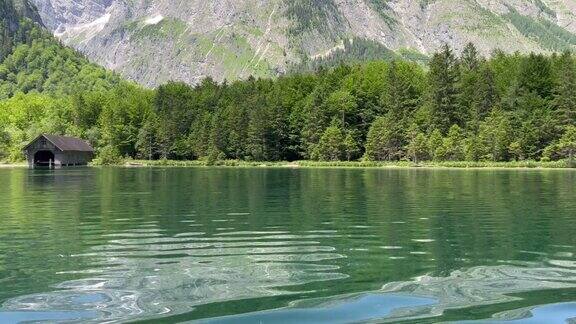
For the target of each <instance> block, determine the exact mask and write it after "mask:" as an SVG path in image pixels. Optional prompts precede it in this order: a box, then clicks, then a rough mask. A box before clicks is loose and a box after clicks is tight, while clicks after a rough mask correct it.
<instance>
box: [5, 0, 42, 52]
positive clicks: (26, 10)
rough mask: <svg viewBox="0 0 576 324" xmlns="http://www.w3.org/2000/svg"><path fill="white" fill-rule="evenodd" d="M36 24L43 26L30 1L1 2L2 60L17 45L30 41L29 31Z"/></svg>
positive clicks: (11, 0) (8, 0)
mask: <svg viewBox="0 0 576 324" xmlns="http://www.w3.org/2000/svg"><path fill="white" fill-rule="evenodd" d="M24 18H27V20H26V21H23V19H24ZM34 24H39V25H41V24H42V20H41V18H40V16H39V15H38V12H37V11H36V8H35V7H34V5H32V4H31V3H30V2H29V1H28V0H0V60H2V59H3V58H4V57H6V55H8V53H10V52H11V51H12V48H13V47H14V45H15V44H17V43H21V42H27V41H28V39H27V38H28V37H27V31H29V30H30V29H31V28H32V27H33V25H34Z"/></svg>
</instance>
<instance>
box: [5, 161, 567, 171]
mask: <svg viewBox="0 0 576 324" xmlns="http://www.w3.org/2000/svg"><path fill="white" fill-rule="evenodd" d="M90 167H107V166H105V165H97V164H90ZM110 167H118V168H272V169H415V170H418V169H421V170H426V169H436V170H438V169H439V170H576V168H569V167H568V163H567V161H554V162H537V161H520V162H466V161H443V162H432V161H428V162H423V163H414V162H406V161H402V162H360V161H355V162H320V161H294V162H286V161H283V162H250V161H238V160H226V161H217V162H215V163H212V164H210V163H208V162H207V161H200V160H196V161H193V160H190V161H176V160H153V161H148V160H130V161H126V162H124V163H121V164H116V165H110ZM23 168H28V164H26V163H5V164H2V163H0V169H23Z"/></svg>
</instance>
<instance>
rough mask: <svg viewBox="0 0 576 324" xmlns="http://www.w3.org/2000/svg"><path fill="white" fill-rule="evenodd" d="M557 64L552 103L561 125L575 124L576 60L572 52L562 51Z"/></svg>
mask: <svg viewBox="0 0 576 324" xmlns="http://www.w3.org/2000/svg"><path fill="white" fill-rule="evenodd" d="M558 65H559V67H558V69H559V71H558V80H557V81H556V84H555V87H554V100H553V102H552V105H553V107H554V109H555V110H556V112H557V116H558V121H559V124H560V125H561V126H568V125H576V62H574V57H573V56H572V53H570V52H564V53H563V54H562V55H561V56H560V59H559V62H558Z"/></svg>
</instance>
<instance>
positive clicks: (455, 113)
mask: <svg viewBox="0 0 576 324" xmlns="http://www.w3.org/2000/svg"><path fill="white" fill-rule="evenodd" d="M459 74H460V73H459V64H458V60H457V59H456V56H455V55H454V53H453V52H452V49H450V47H449V46H448V45H444V46H443V47H442V50H441V51H440V52H438V53H435V54H434V55H433V56H432V59H431V60H430V75H429V85H430V96H431V102H430V104H431V111H430V113H431V116H430V119H431V125H432V127H433V128H436V129H439V130H440V131H442V132H443V133H446V132H447V131H448V129H449V128H450V127H451V126H452V125H455V124H456V125H460V126H462V123H463V121H464V116H463V113H462V109H461V106H460V103H459V95H460V92H459V89H458V82H459Z"/></svg>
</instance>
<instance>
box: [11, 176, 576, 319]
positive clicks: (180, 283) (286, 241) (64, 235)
mask: <svg viewBox="0 0 576 324" xmlns="http://www.w3.org/2000/svg"><path fill="white" fill-rule="evenodd" d="M575 253H576V172H574V171H570V170H548V171H539V170H418V169H398V170H391V169H384V170H379V169H265V168H262V169H258V168H253V169H218V168H213V169H211V168H190V169H170V168H168V169H159V168H157V169H121V168H103V169H98V168H83V169H66V170H58V171H40V170H35V171H33V170H25V169H12V170H6V169H5V170H0V323H17V322H25V321H49V322H82V323H84V322H103V321H110V322H131V321H144V322H146V321H149V322H150V323H158V322H187V321H199V322H201V323H259V322H261V323H357V322H386V321H389V322H399V321H402V320H406V321H409V322H416V323H433V322H461V321H462V322H464V321H466V322H468V321H472V322H482V323H484V322H486V321H494V322H499V321H504V322H511V323H516V322H518V323H556V322H557V323H564V322H566V321H568V320H569V319H575V318H576V256H575Z"/></svg>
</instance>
